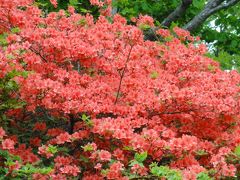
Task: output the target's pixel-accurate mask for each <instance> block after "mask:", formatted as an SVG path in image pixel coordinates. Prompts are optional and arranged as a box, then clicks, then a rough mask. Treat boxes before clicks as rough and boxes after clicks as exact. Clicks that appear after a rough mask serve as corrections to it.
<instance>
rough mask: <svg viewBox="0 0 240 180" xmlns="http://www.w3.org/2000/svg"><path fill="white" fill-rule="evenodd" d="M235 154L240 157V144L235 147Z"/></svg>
mask: <svg viewBox="0 0 240 180" xmlns="http://www.w3.org/2000/svg"><path fill="white" fill-rule="evenodd" d="M234 154H236V155H237V156H238V157H240V145H238V146H237V147H236V148H235V150H234Z"/></svg>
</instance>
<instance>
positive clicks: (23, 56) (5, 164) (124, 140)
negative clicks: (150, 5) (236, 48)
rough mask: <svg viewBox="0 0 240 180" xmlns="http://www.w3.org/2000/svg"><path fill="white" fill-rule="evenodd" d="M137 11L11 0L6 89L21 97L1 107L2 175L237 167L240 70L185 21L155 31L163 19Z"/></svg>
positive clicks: (173, 174) (165, 173)
mask: <svg viewBox="0 0 240 180" xmlns="http://www.w3.org/2000/svg"><path fill="white" fill-rule="evenodd" d="M51 2H52V3H53V5H54V6H57V1H51ZM91 3H93V4H95V5H98V6H100V8H101V6H106V5H108V4H110V3H111V2H110V1H91ZM105 10H106V9H105ZM102 13H103V14H104V15H107V14H109V13H106V11H102ZM135 22H136V26H134V25H127V23H126V20H125V19H124V18H123V17H121V16H120V15H115V16H114V17H110V16H100V17H99V19H97V20H96V21H95V20H94V19H93V17H92V16H91V15H86V16H82V15H80V14H76V13H75V12H74V9H73V8H72V7H69V10H68V11H64V10H61V11H59V12H57V13H56V12H52V13H50V14H49V15H48V16H47V17H43V16H41V11H40V10H39V9H38V8H37V7H36V6H34V5H33V4H32V2H31V1H30V0H11V1H10V0H0V29H1V32H2V33H4V34H5V37H6V41H7V43H6V44H5V45H4V46H2V47H1V50H0V57H1V62H0V68H1V71H0V77H1V78H2V79H4V78H6V77H8V76H9V74H11V73H12V72H18V73H14V76H11V78H10V80H9V79H8V81H11V82H15V83H16V84H17V86H18V88H16V89H14V90H11V91H9V92H8V93H7V96H9V97H11V98H12V99H14V100H15V101H16V102H17V103H20V104H21V106H17V107H14V108H11V107H8V109H7V110H6V109H4V112H3V113H2V114H1V115H2V116H3V115H4V117H5V118H4V119H5V120H3V118H2V121H1V126H2V127H1V128H0V158H1V159H0V163H1V168H0V173H1V175H2V176H5V177H8V178H14V177H20V178H24V177H32V178H33V179H50V178H51V179H56V180H60V179H67V178H70V179H74V178H76V179H85V180H88V179H139V178H145V179H154V178H155V179H156V178H165V179H176V180H178V179H184V180H192V179H211V178H214V179H220V178H227V177H232V178H236V177H237V175H238V173H239V171H240V169H239V168H240V167H239V162H240V126H239V117H240V116H239V108H240V99H239V93H240V87H239V83H240V76H239V74H238V73H237V72H236V71H231V72H224V71H222V70H220V68H219V65H218V64H217V63H216V62H214V61H213V60H211V59H209V58H207V57H206V56H205V53H206V47H205V46H204V45H202V44H199V43H198V38H194V37H192V36H190V34H189V33H188V32H186V31H184V30H182V29H180V28H174V29H173V32H170V31H168V30H159V31H158V32H157V34H156V36H158V38H159V41H158V42H151V41H145V40H144V35H143V31H142V29H146V28H148V27H151V26H154V23H153V20H152V19H151V18H150V17H149V16H140V17H139V18H138V19H135ZM0 88H1V89H0V90H1V91H3V89H4V88H2V87H0ZM3 100H4V99H1V103H2V102H3V103H5V101H3ZM23 102H24V103H23Z"/></svg>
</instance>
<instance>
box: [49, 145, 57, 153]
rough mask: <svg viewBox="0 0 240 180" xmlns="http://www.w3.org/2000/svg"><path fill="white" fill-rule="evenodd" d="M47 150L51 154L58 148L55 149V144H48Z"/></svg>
mask: <svg viewBox="0 0 240 180" xmlns="http://www.w3.org/2000/svg"><path fill="white" fill-rule="evenodd" d="M47 151H48V152H50V153H52V154H55V153H57V152H58V149H57V147H56V146H53V145H49V146H48V149H47Z"/></svg>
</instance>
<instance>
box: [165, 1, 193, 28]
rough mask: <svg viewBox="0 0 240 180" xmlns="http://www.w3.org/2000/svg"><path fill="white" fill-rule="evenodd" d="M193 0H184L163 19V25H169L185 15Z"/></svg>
mask: <svg viewBox="0 0 240 180" xmlns="http://www.w3.org/2000/svg"><path fill="white" fill-rule="evenodd" d="M192 2H193V0H182V3H181V4H180V5H179V6H178V7H177V8H176V9H175V10H174V11H173V12H172V13H171V14H169V15H168V17H167V18H166V19H164V20H163V21H162V23H161V25H162V26H166V27H169V26H170V25H171V23H172V22H173V21H175V20H177V19H178V18H180V17H181V16H182V15H184V13H185V12H186V10H187V9H188V7H189V6H190V5H191V4H192Z"/></svg>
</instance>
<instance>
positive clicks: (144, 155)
mask: <svg viewBox="0 0 240 180" xmlns="http://www.w3.org/2000/svg"><path fill="white" fill-rule="evenodd" d="M147 156H148V154H147V152H143V153H141V154H139V153H136V154H135V156H134V159H135V160H136V161H137V162H140V163H142V162H143V161H145V160H146V159H147Z"/></svg>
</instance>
